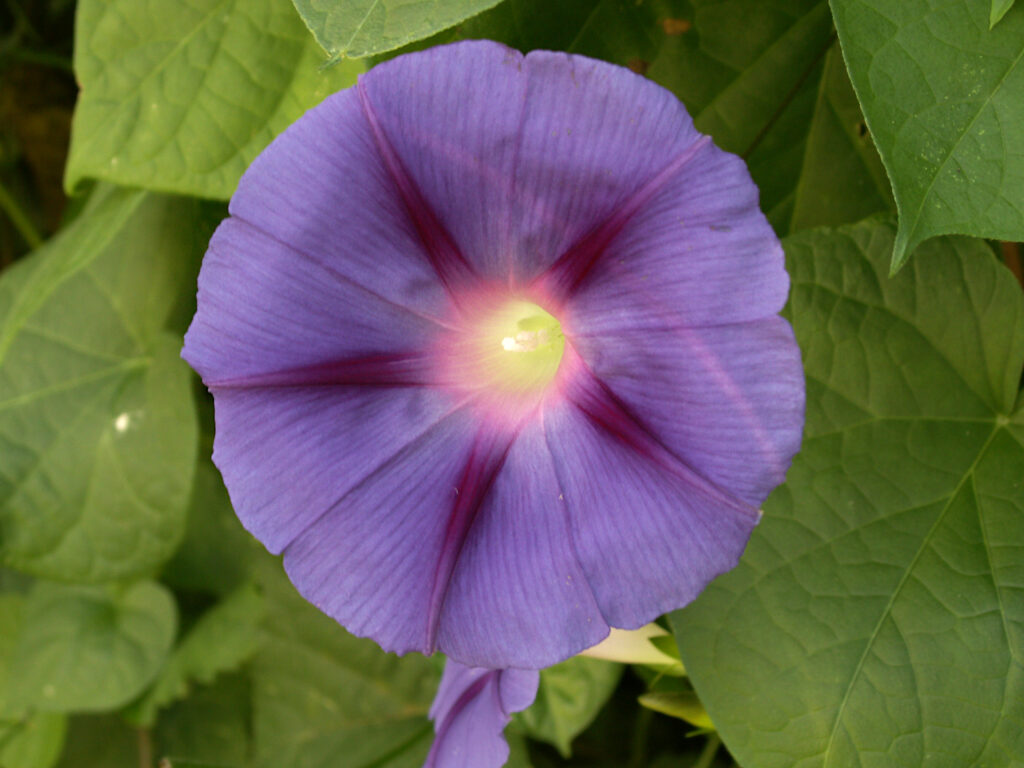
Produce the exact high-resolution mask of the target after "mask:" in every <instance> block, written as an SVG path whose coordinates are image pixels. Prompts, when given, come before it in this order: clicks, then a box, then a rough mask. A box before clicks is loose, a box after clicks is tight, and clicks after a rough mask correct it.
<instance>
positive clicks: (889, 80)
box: [832, 0, 1024, 270]
mask: <svg viewBox="0 0 1024 768" xmlns="http://www.w3.org/2000/svg"><path fill="white" fill-rule="evenodd" d="M832 8H833V11H834V12H835V20H836V26H837V28H838V30H839V39H840V41H841V42H842V45H843V55H844V56H845V57H846V63H847V65H848V67H849V70H850V76H851V78H852V80H853V86H854V88H855V89H856V91H857V96H858V98H859V99H860V103H861V106H862V107H863V108H864V114H865V116H866V117H867V123H868V126H869V127H870V129H871V133H872V134H873V136H874V139H875V143H876V144H877V145H878V150H879V152H880V153H881V155H882V160H883V162H884V163H885V167H886V170H887V171H888V173H889V179H890V180H891V181H892V188H893V193H894V195H895V197H896V205H897V208H898V209H899V213H900V220H899V232H898V234H897V236H896V241H895V243H894V247H893V253H892V268H893V270H896V269H898V268H899V267H900V266H902V265H903V263H904V262H905V261H906V260H907V258H908V256H909V255H910V253H911V252H912V251H913V250H914V248H915V247H916V246H917V245H918V244H919V243H921V242H923V241H924V240H926V239H928V238H929V237H932V236H934V235H941V234H948V233H963V234H968V235H977V236H979V237H989V238H998V239H1001V240H1024V152H1022V151H1021V150H1020V147H1021V146H1024V11H1019V12H1018V11H1015V12H1014V13H1010V14H1007V16H1006V17H1005V18H1004V19H1003V21H1002V22H1001V23H1000V24H999V26H997V27H996V28H995V29H993V30H989V12H988V4H987V3H984V2H978V0H916V1H915V2H907V1H906V0H832Z"/></svg>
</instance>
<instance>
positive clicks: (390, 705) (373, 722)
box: [251, 562, 440, 768]
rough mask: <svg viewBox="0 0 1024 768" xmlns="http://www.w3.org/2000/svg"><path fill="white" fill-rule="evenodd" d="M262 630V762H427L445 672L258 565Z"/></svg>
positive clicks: (258, 670)
mask: <svg viewBox="0 0 1024 768" xmlns="http://www.w3.org/2000/svg"><path fill="white" fill-rule="evenodd" d="M261 573H262V575H263V578H262V581H261V583H262V585H263V587H264V594H265V597H266V600H267V605H268V616H267V623H266V631H265V638H264V641H263V643H262V644H261V648H260V652H259V653H258V654H257V656H256V659H255V660H254V662H253V663H252V667H251V669H252V678H253V712H254V722H253V739H254V747H255V757H254V761H253V765H254V766H255V768H263V767H264V766H265V767H266V768H371V766H372V767H373V768H385V767H386V768H421V766H422V765H423V760H424V758H425V757H426V754H427V750H428V749H429V748H430V744H431V742H432V741H433V728H432V727H431V725H430V723H429V721H428V720H427V718H426V714H427V710H428V709H429V707H430V702H431V701H432V699H433V696H434V693H435V691H436V689H437V684H438V682H439V681H440V671H439V668H438V667H437V665H435V664H434V663H433V662H432V661H431V660H429V659H425V658H423V657H422V656H419V655H415V654H413V655H409V656H406V657H404V658H402V659H399V658H398V657H397V656H394V655H392V654H386V653H384V652H383V651H381V650H380V648H378V647H377V645H376V644H375V643H374V642H373V641H371V640H365V639H360V638H357V637H353V636H352V635H350V634H348V633H347V632H345V630H344V629H342V628H341V626H340V625H338V624H337V623H336V622H334V621H333V620H332V619H329V618H328V617H327V616H325V615H323V614H322V613H320V612H319V611H318V610H317V609H316V608H314V607H313V606H312V605H310V604H309V603H307V602H306V601H304V600H303V599H302V598H301V597H299V595H298V594H297V593H296V592H295V590H294V588H293V587H292V586H291V584H290V583H289V582H288V581H287V580H286V579H285V578H284V576H283V574H282V573H281V566H280V564H279V563H277V562H272V563H270V564H269V565H268V567H267V568H265V569H263V571H262V572H261Z"/></svg>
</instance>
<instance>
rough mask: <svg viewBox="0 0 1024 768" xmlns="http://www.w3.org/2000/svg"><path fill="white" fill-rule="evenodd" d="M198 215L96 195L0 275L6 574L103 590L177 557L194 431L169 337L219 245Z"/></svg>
mask: <svg viewBox="0 0 1024 768" xmlns="http://www.w3.org/2000/svg"><path fill="white" fill-rule="evenodd" d="M198 208H199V207H198V205H197V204H196V203H195V202H193V201H187V200H181V199H171V198H162V197H155V196H147V195H146V194H144V193H141V192H137V191H111V190H106V189H104V190H100V191H98V192H97V194H96V195H95V199H94V200H93V201H92V202H91V203H90V205H89V207H88V208H87V209H86V210H85V211H83V212H82V214H81V215H80V216H79V217H78V218H77V219H76V220H75V222H74V224H72V225H71V226H70V227H68V228H67V229H65V230H64V231H63V233H62V234H61V235H59V236H58V237H57V238H56V239H54V240H53V241H52V242H51V243H49V244H48V245H46V246H45V247H44V248H43V249H41V250H40V251H39V252H37V253H35V254H33V255H32V256H30V257H28V258H26V259H24V260H22V261H20V262H18V263H17V264H15V265H14V266H13V267H11V268H10V269H7V270H5V272H4V273H3V275H2V276H0V455H2V456H3V461H2V462H0V564H3V565H7V566H10V567H12V568H17V569H20V570H23V571H26V572H30V573H33V574H36V575H39V576H44V577H49V578H55V579H62V580H105V579H113V578H119V577H126V576H132V575H136V574H141V573H146V572H148V571H151V570H152V569H153V568H155V567H156V566H157V565H158V564H159V563H160V562H161V561H163V560H165V559H166V558H167V557H169V556H170V554H171V553H172V552H173V551H174V549H175V547H176V546H177V545H178V542H179V541H180V538H181V534H182V532H183V529H184V521H185V507H186V504H187V503H188V499H189V494H190V492H191V486H192V477H193V472H194V468H195V461H196V458H195V457H196V439H197V429H196V418H195V414H194V404H193V399H192V391H191V378H190V373H189V370H188V367H187V366H186V365H185V364H184V363H183V362H182V361H181V359H180V358H179V354H178V352H179V349H180V347H181V338H180V336H178V335H175V334H171V333H168V332H166V331H165V330H163V329H164V326H165V323H166V322H167V321H168V318H169V317H170V316H171V315H172V314H173V313H174V311H175V305H176V304H177V303H178V302H179V300H180V294H181V292H182V290H183V288H184V287H185V286H186V285H189V284H191V281H192V280H193V279H194V268H195V265H196V258H197V254H198V253H199V252H201V248H202V241H203V240H204V239H205V237H206V234H207V232H208V230H205V229H204V228H203V227H201V226H199V224H200V220H199V219H198V218H197V212H198Z"/></svg>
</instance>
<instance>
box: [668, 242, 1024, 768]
mask: <svg viewBox="0 0 1024 768" xmlns="http://www.w3.org/2000/svg"><path fill="white" fill-rule="evenodd" d="M894 238H895V232H894V227H893V226H891V225H890V224H887V223H878V222H875V223H871V222H868V223H865V224H862V225H858V226H855V227H850V228H846V229H841V230H838V231H829V230H822V231H811V232H808V233H804V234H801V235H796V236H793V237H791V238H789V239H788V240H787V241H786V243H785V245H786V251H787V258H788V266H789V269H790V273H791V275H792V278H793V289H792V297H791V304H790V311H791V316H792V319H793V324H794V328H795V330H796V334H797V339H798V340H799V342H800V345H801V348H802V350H803V353H804V359H805V369H806V372H807V382H808V393H807V394H808V402H807V423H806V430H805V439H804V445H803V449H802V451H801V453H800V454H799V455H798V456H797V458H796V460H795V462H794V464H793V466H792V468H791V470H790V472H789V475H788V479H787V482H786V484H785V485H783V486H782V487H780V488H779V489H778V490H777V491H776V492H775V493H774V494H773V495H772V496H771V497H770V498H769V499H768V501H767V503H766V505H765V513H766V514H765V517H764V519H763V521H762V522H761V525H760V526H759V527H758V528H757V530H756V531H755V534H754V536H753V538H752V539H751V542H750V545H749V547H748V549H747V552H746V553H745V554H744V556H743V559H742V560H741V562H740V565H739V567H738V568H737V569H736V570H734V571H732V572H731V573H729V574H727V575H726V576H724V577H722V578H720V579H718V580H717V581H715V582H714V583H713V584H712V585H711V587H709V588H708V590H707V591H706V592H705V594H704V595H702V596H701V597H700V598H699V599H698V600H697V601H696V603H695V604H694V605H692V606H691V607H690V608H687V609H686V610H684V611H681V612H679V613H676V614H674V615H673V623H674V627H675V630H676V635H677V638H678V640H679V644H680V649H681V650H682V654H683V661H684V663H685V664H686V668H687V670H688V671H689V673H690V676H691V679H692V681H693V683H694V685H695V686H696V688H697V691H698V693H699V694H700V697H701V699H702V701H703V702H704V704H705V705H706V706H707V710H708V713H709V714H710V715H711V718H712V720H713V721H714V722H715V724H716V725H717V726H718V728H719V731H720V733H721V734H722V737H723V739H724V740H725V742H726V744H727V745H728V746H729V748H730V750H731V751H732V752H733V753H734V754H735V755H736V757H737V759H738V760H739V762H740V763H741V764H742V765H743V766H744V767H745V768H768V766H779V767H780V768H782V767H783V766H784V767H785V768H792V766H799V767H800V768H812V767H813V766H823V767H825V768H840V766H842V768H849V767H854V768H855V767H856V766H867V765H870V766H873V767H874V768H883V767H884V766H893V768H909V767H910V766H923V765H935V766H945V765H948V766H951V767H952V766H967V765H971V766H983V765H985V766H987V765H991V766H997V765H998V766H1008V765H1011V764H1013V765H1019V764H1021V761H1024V738H1022V734H1024V568H1022V563H1024V485H1022V482H1021V478H1022V477H1024V415H1022V411H1021V407H1020V403H1019V401H1018V383H1019V381H1020V376H1021V369H1022V364H1024V301H1022V297H1021V291H1020V286H1019V285H1017V283H1016V282H1015V281H1014V279H1013V278H1012V276H1011V275H1010V273H1009V272H1008V271H1007V270H1005V269H1004V268H1003V267H1002V266H1001V265H999V264H998V263H997V262H996V260H995V259H994V258H993V255H992V253H991V251H990V250H989V249H988V248H987V246H986V245H985V244H984V243H981V242H979V241H976V240H968V239H966V238H946V239H941V240H935V241H932V242H930V243H927V244H925V245H924V246H923V247H922V248H921V250H920V253H919V256H918V257H917V258H916V259H915V260H914V262H913V264H912V265H910V266H909V267H908V268H907V269H905V270H903V271H902V272H901V273H900V274H899V275H898V276H897V277H896V278H894V279H888V278H887V277H886V274H887V262H888V258H889V255H890V253H891V249H892V245H893V241H894Z"/></svg>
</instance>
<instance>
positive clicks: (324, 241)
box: [229, 88, 450, 317]
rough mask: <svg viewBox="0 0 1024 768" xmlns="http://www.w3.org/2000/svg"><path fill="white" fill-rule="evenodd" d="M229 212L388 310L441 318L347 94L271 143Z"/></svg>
mask: <svg viewBox="0 0 1024 768" xmlns="http://www.w3.org/2000/svg"><path fill="white" fill-rule="evenodd" d="M229 210H230V211H231V215H232V216H234V217H237V218H240V219H244V220H245V221H247V222H248V223H249V224H250V225H252V226H254V227H257V228H259V229H260V230H262V231H263V232H265V233H266V234H267V235H269V236H270V237H272V238H274V239H276V240H279V241H280V242H282V243H285V244H287V245H288V246H289V247H290V248H291V249H293V250H294V251H297V252H298V253H301V254H303V255H304V256H305V259H306V261H307V262H313V263H316V264H319V265H321V266H322V267H323V268H324V269H326V270H331V271H334V272H336V273H337V274H339V275H341V276H343V277H344V279H345V280H348V281H350V282H352V283H354V284H355V285H358V286H362V287H363V288H366V289H367V290H369V291H371V292H373V293H376V294H378V295H379V296H382V297H384V298H386V299H387V300H388V301H390V302H392V303H395V304H398V305H400V306H403V307H409V308H412V309H415V310H416V311H417V312H419V313H421V314H425V315H428V316H431V317H446V316H447V315H448V313H449V311H450V298H449V296H448V294H447V292H446V291H445V288H444V285H443V283H442V282H441V280H439V277H438V274H437V271H436V269H435V267H434V265H433V264H432V262H431V255H430V253H429V251H428V249H427V248H426V246H425V244H424V242H423V240H422V237H421V233H420V232H419V230H418V229H417V226H416V222H415V221H414V220H413V218H411V217H410V215H409V210H408V208H407V205H406V201H405V200H404V199H403V197H402V195H401V193H400V190H399V189H398V188H397V187H396V184H395V179H394V177H393V176H392V175H391V172H390V170H389V168H388V166H387V163H386V162H385V159H384V158H383V157H382V156H381V153H380V150H379V147H378V145H377V141H376V138H375V135H374V131H373V128H372V126H371V124H370V123H369V121H368V120H367V118H366V114H365V112H364V110H363V106H362V103H361V101H360V98H359V93H358V91H357V89H356V88H350V89H348V90H345V91H341V92H340V93H336V94H334V95H333V96H330V97H328V98H327V99H326V100H325V101H324V102H323V103H322V104H320V105H319V106H317V107H315V108H314V109H311V110H310V111H309V112H307V113H306V114H305V115H304V116H303V118H302V119H301V120H299V121H298V122H296V123H294V124H292V125H291V126H290V127H289V128H288V130H286V131H285V132H284V133H283V134H281V135H280V136H279V137H278V138H277V139H275V140H274V141H273V142H272V143H271V145H270V146H269V147H267V149H266V150H264V152H263V153H262V154H261V155H260V156H259V157H257V158H256V159H255V160H254V161H253V163H252V165H251V166H250V167H249V170H248V171H246V173H245V175H244V176H243V177H242V179H241V181H240V182H239V185H238V190H237V191H236V192H235V195H234V197H232V198H231V204H230V207H229Z"/></svg>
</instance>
